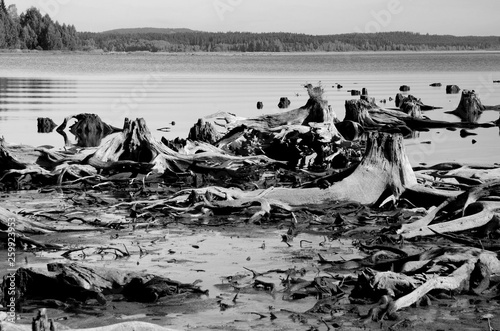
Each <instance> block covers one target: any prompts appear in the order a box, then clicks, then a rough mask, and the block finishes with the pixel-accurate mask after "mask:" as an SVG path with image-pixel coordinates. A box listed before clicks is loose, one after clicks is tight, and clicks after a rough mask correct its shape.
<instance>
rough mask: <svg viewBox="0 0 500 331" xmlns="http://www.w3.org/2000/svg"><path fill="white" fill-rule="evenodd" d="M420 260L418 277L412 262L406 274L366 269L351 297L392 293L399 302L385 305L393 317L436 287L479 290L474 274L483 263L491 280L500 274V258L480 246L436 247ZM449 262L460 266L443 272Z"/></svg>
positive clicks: (390, 294) (457, 291) (389, 294)
mask: <svg viewBox="0 0 500 331" xmlns="http://www.w3.org/2000/svg"><path fill="white" fill-rule="evenodd" d="M427 256H432V259H429V260H428V259H427ZM420 260H421V261H418V262H419V263H418V266H419V269H420V271H421V272H423V273H420V274H418V275H416V276H412V275H413V274H414V273H415V272H414V269H415V268H414V267H413V266H412V265H411V264H412V262H408V263H407V265H408V267H403V270H407V271H406V272H405V271H403V272H402V273H395V272H392V271H384V272H377V271H375V270H372V269H365V270H364V271H363V272H362V274H361V275H360V277H359V278H358V284H357V287H356V288H355V289H354V290H353V292H352V293H351V300H355V299H356V298H358V297H359V298H366V299H369V298H371V300H374V301H377V300H378V298H379V297H381V296H383V295H388V296H389V297H391V298H392V299H394V300H395V301H393V302H391V303H390V304H389V305H385V306H384V308H385V310H386V314H388V315H389V316H392V315H393V314H394V313H395V312H396V311H398V310H401V309H403V308H406V307H409V306H411V305H413V304H414V303H416V302H417V301H419V300H420V299H422V298H423V297H424V296H425V295H426V294H427V293H429V292H430V291H433V290H445V291H453V292H455V293H461V292H463V291H466V292H468V291H470V290H475V289H473V288H472V286H473V285H472V284H473V281H472V277H473V271H474V270H475V269H476V268H477V267H479V266H481V268H483V269H485V270H487V272H483V273H482V275H481V276H482V277H488V280H487V281H489V277H491V276H494V275H500V261H499V260H498V257H497V256H496V254H495V253H493V252H488V251H484V250H481V249H476V248H467V247H466V248H445V249H443V248H436V249H433V250H432V251H429V252H425V253H424V254H422V258H421V259H420ZM447 264H452V265H455V266H457V268H456V269H455V268H453V269H452V270H453V271H452V272H450V273H449V274H446V273H444V274H443V272H442V271H441V270H443V271H444V272H446V270H449V269H448V268H446V265H447ZM426 271H429V273H426ZM436 272H437V273H438V274H436ZM405 273H408V274H409V275H406V274H405ZM479 283H480V282H479Z"/></svg>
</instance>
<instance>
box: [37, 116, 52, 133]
mask: <svg viewBox="0 0 500 331" xmlns="http://www.w3.org/2000/svg"><path fill="white" fill-rule="evenodd" d="M56 126H57V124H56V123H54V121H53V120H52V119H50V118H48V117H39V118H37V128H38V133H50V132H52V131H54V129H55V128H56Z"/></svg>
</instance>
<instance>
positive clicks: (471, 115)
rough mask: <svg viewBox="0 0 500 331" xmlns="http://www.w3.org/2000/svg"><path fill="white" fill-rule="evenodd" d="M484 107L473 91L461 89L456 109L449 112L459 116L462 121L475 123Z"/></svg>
mask: <svg viewBox="0 0 500 331" xmlns="http://www.w3.org/2000/svg"><path fill="white" fill-rule="evenodd" d="M484 110H485V107H484V106H483V104H482V103H481V100H479V97H478V96H477V95H476V93H475V92H474V91H469V90H463V91H462V97H461V98H460V103H459V104H458V107H457V109H455V110H454V111H451V112H450V114H453V115H456V116H458V117H460V119H461V120H462V121H463V122H471V123H476V122H477V120H478V119H479V117H480V116H481V114H482V112H483V111H484Z"/></svg>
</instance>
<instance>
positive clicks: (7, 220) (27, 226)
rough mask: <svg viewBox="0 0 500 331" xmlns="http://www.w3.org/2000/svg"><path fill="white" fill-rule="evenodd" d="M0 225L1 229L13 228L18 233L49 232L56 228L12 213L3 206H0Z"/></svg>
mask: <svg viewBox="0 0 500 331" xmlns="http://www.w3.org/2000/svg"><path fill="white" fill-rule="evenodd" d="M0 226H1V228H2V229H3V230H7V229H9V228H13V229H15V230H16V232H19V233H34V234H40V233H50V232H53V231H55V230H56V229H55V228H54V227H51V226H47V225H44V224H42V223H40V222H37V221H34V220H30V219H29V218H26V217H24V216H21V215H18V214H14V213H12V212H10V211H9V210H7V209H5V208H3V207H0Z"/></svg>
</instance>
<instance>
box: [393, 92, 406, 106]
mask: <svg viewBox="0 0 500 331" xmlns="http://www.w3.org/2000/svg"><path fill="white" fill-rule="evenodd" d="M404 99H405V96H403V95H402V94H401V93H398V94H396V98H395V99H394V102H395V103H396V107H398V108H400V107H401V105H402V104H403V100H404Z"/></svg>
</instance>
